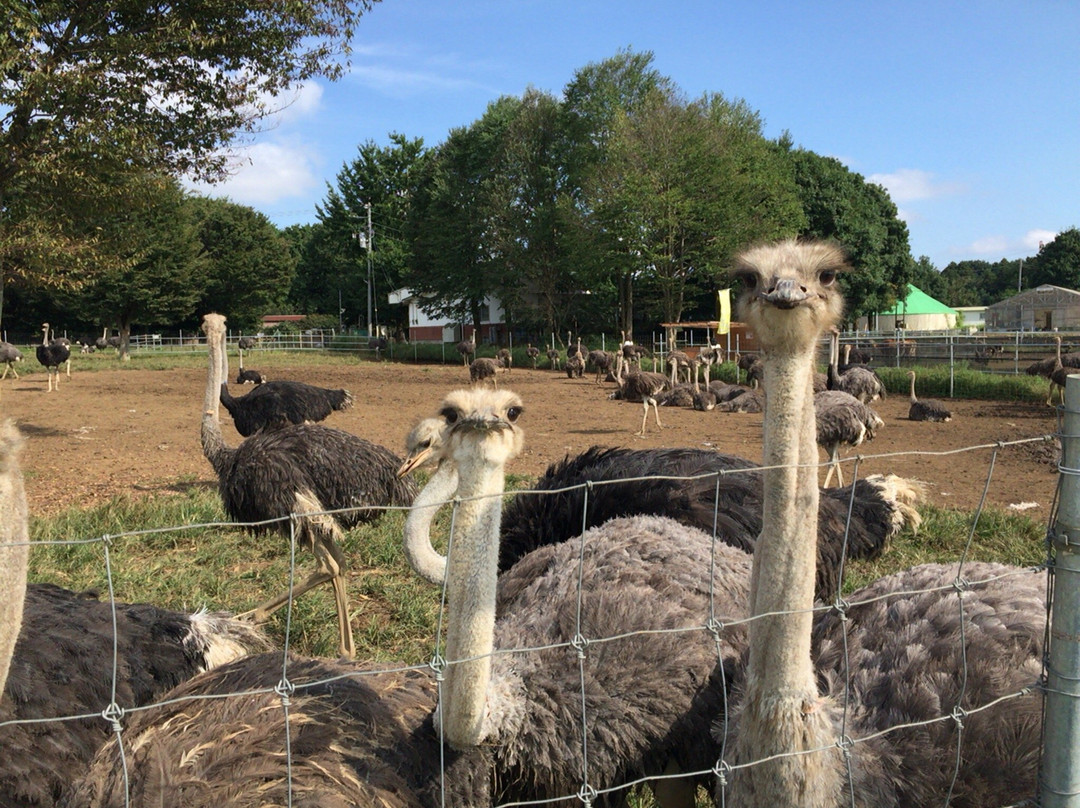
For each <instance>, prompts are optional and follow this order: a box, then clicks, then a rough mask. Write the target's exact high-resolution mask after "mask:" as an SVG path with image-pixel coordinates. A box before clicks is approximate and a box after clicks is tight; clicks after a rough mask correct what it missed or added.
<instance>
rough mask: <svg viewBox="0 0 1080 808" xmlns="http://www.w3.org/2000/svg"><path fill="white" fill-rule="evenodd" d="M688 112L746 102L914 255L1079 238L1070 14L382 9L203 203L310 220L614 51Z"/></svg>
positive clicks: (968, 5) (883, 5) (599, 7)
mask: <svg viewBox="0 0 1080 808" xmlns="http://www.w3.org/2000/svg"><path fill="white" fill-rule="evenodd" d="M623 48H629V49H631V50H634V51H651V52H652V53H653V54H654V57H655V59H654V66H655V67H656V69H657V70H659V71H660V72H661V73H662V74H664V75H666V76H668V77H670V78H671V79H672V80H673V81H674V82H675V83H676V84H677V85H678V86H679V87H680V88H681V89H682V90H683V92H684V93H685V94H686V95H687V96H688V97H690V98H694V97H697V96H699V95H701V94H702V93H705V92H719V93H723V94H724V95H725V96H726V97H728V98H741V99H744V100H745V101H746V102H747V103H748V104H749V105H750V106H751V107H752V108H753V109H756V110H757V111H759V112H760V114H761V116H762V118H763V120H764V122H765V134H766V135H767V136H768V137H776V136H778V135H779V134H781V133H782V132H783V131H784V130H787V131H788V132H790V134H791V136H792V138H793V140H794V142H795V143H796V145H799V146H803V147H805V148H809V149H812V150H814V151H816V152H818V153H820V154H824V155H829V156H832V157H836V158H838V159H840V160H841V161H843V162H844V163H845V165H847V166H848V167H849V168H850V169H851V170H853V171H857V172H859V173H860V174H862V175H863V176H865V177H867V178H868V179H870V180H872V181H874V182H879V183H881V184H882V185H884V186H885V187H886V188H887V189H888V190H889V192H890V195H891V196H892V199H893V201H894V202H895V203H896V205H897V207H898V208H899V209H900V211H901V215H902V217H903V218H904V219H905V221H906V222H907V224H908V228H909V230H910V233H911V249H912V253H913V255H914V256H916V257H918V256H920V255H926V256H929V257H930V259H931V261H933V263H934V264H935V265H936V266H937V267H938V268H939V269H940V268H943V267H944V266H945V265H946V264H948V263H949V262H950V261H954V260H961V259H965V258H979V259H985V260H989V261H996V260H998V259H1001V258H1019V257H1024V256H1028V255H1033V254H1034V253H1035V252H1036V251H1037V250H1038V244H1039V242H1040V241H1049V240H1050V239H1052V238H1053V236H1054V234H1055V233H1057V232H1060V231H1061V230H1064V229H1067V228H1069V227H1073V226H1080V4H1078V3H1074V2H1072V1H1071V0H1061V2H1050V1H1049V0H1046V1H1042V0H1033V1H1031V2H1025V3H1017V2H981V1H980V0H972V2H953V1H951V0H937V2H896V0H893V1H892V2H877V0H869V1H865V0H864V2H832V3H828V2H826V3H810V2H798V3H795V2H792V3H784V2H779V0H755V2H726V1H722V0H712V2H704V1H703V2H696V1H691V0H669V2H667V3H659V2H655V0H654V2H638V0H622V1H621V2H610V1H607V0H605V1H604V2H601V1H600V0H574V1H572V2H564V0H546V2H539V1H538V0H449V1H447V0H383V2H381V3H379V4H378V5H376V7H375V8H374V9H373V10H372V11H371V12H370V13H369V14H367V15H365V17H364V18H363V20H361V23H360V25H359V27H358V29H357V35H356V38H355V40H354V43H353V54H352V56H351V66H350V68H349V70H348V73H347V75H346V76H345V77H344V78H342V79H341V80H340V81H338V82H336V83H330V82H326V81H317V82H311V83H309V84H306V85H304V86H303V87H301V88H298V90H297V92H296V95H295V97H294V98H293V99H292V103H291V104H289V106H288V107H287V108H285V109H284V110H283V111H282V112H281V113H280V114H279V115H277V116H276V117H275V118H274V119H273V120H272V121H271V122H270V125H268V126H267V127H266V128H265V129H264V131H262V132H260V133H259V134H258V135H255V136H254V137H253V138H251V139H250V141H249V142H248V143H246V144H244V145H243V147H242V148H240V149H238V150H237V152H236V154H235V158H236V162H235V165H236V168H235V173H234V174H233V176H232V177H231V178H230V180H228V181H227V182H226V183H224V184H222V185H218V186H215V187H213V188H210V189H204V190H205V191H206V192H207V193H211V194H214V195H222V196H228V197H229V198H230V199H232V200H234V201H236V202H241V203H243V204H247V205H251V206H252V207H254V208H256V209H258V210H260V211H262V212H263V213H265V214H266V215H267V216H269V217H270V219H271V220H272V221H274V222H275V223H276V224H278V225H280V226H285V225H289V224H294V223H303V222H313V221H315V220H316V219H315V205H316V204H317V203H318V202H319V201H320V200H322V199H323V198H324V196H325V194H326V186H327V183H331V184H333V183H334V181H335V177H336V175H337V173H338V172H339V171H340V170H341V168H342V166H343V165H345V164H346V163H348V162H350V161H351V160H352V159H354V157H355V156H356V153H357V147H358V146H359V145H360V144H361V143H364V142H366V141H369V140H371V141H374V142H376V143H378V144H384V143H386V142H387V140H388V134H389V133H390V132H401V133H403V134H405V135H407V136H409V137H422V138H423V139H424V142H425V143H426V144H427V145H429V146H434V145H436V144H438V143H440V142H441V141H443V140H444V139H445V138H446V135H447V133H448V132H449V131H450V129H452V128H454V127H457V126H467V125H468V124H470V123H472V122H473V121H475V120H476V119H478V118H479V117H481V116H482V115H483V113H484V110H485V108H486V107H487V105H488V103H489V102H491V101H492V100H494V99H496V98H498V97H499V96H501V95H520V94H521V93H522V92H523V91H524V90H525V89H526V88H527V87H529V86H532V87H536V88H539V89H541V90H547V91H549V92H552V93H554V94H556V95H558V94H560V93H561V91H562V89H563V87H564V86H565V85H566V84H567V83H568V82H569V81H570V80H571V78H572V77H573V74H574V72H575V71H576V70H577V69H579V68H581V67H583V66H585V65H587V64H589V63H591V62H599V61H602V60H604V59H606V58H608V57H610V56H613V55H615V54H616V52H618V51H619V50H620V49H623Z"/></svg>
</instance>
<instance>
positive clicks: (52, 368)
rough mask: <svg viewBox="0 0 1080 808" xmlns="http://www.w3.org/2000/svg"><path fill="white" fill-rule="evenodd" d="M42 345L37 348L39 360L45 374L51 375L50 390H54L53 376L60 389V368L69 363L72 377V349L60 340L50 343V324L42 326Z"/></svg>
mask: <svg viewBox="0 0 1080 808" xmlns="http://www.w3.org/2000/svg"><path fill="white" fill-rule="evenodd" d="M41 332H42V337H41V344H40V345H38V346H37V359H38V361H39V362H40V363H41V364H42V365H44V366H45V372H46V373H48V374H49V389H48V391H47V392H50V393H51V392H52V390H53V374H54V373H55V375H56V389H57V390H59V389H60V366H61V365H62V364H64V363H65V362H67V368H68V377H69V378H70V377H71V348H70V347H68V346H67V345H65V344H64V343H63V342H61V341H60V340H59V339H54V340H52V342H50V341H49V324H48V323H42V324H41Z"/></svg>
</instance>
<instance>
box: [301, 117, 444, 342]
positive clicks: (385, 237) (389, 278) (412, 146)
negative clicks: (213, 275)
mask: <svg viewBox="0 0 1080 808" xmlns="http://www.w3.org/2000/svg"><path fill="white" fill-rule="evenodd" d="M429 159H431V157H430V154H429V150H428V149H426V148H425V147H424V141H423V139H422V138H408V137H406V136H405V135H402V134H400V133H397V132H394V133H391V135H390V142H389V144H387V145H385V146H380V145H378V144H376V143H375V142H374V141H371V140H369V141H366V142H365V143H363V144H361V146H360V148H359V154H358V155H357V157H356V158H355V159H354V160H353V161H352V162H350V163H347V164H346V165H345V166H343V167H342V169H341V171H339V172H338V175H337V182H336V185H335V186H333V187H330V188H328V189H327V194H326V198H325V200H324V201H323V202H322V203H320V204H319V205H317V206H316V213H317V215H318V219H319V225H320V230H319V231H318V233H317V234H315V235H316V236H317V240H316V242H314V243H313V244H312V249H313V250H316V251H317V253H318V257H319V260H318V262H310V263H306V264H305V265H304V271H305V273H307V274H306V275H305V278H304V286H305V288H306V289H307V294H308V299H309V301H311V303H313V304H314V305H315V307H316V310H318V311H321V312H330V311H337V308H338V302H339V300H340V302H341V306H342V307H344V308H345V309H346V311H347V312H349V314H350V319H354V320H355V321H356V322H358V323H359V322H360V321H364V322H366V320H367V303H368V281H369V279H368V274H367V261H368V245H367V236H368V232H367V229H368V221H369V214H370V221H371V228H372V233H371V236H372V239H371V244H370V247H371V270H372V272H371V276H372V277H371V279H370V280H371V282H372V285H373V286H372V292H371V303H372V307H373V319H375V317H374V315H375V314H376V313H377V312H378V309H379V300H380V299H381V300H385V299H386V295H387V294H388V293H389V292H391V291H393V290H394V289H398V288H400V287H401V286H402V284H403V283H404V282H405V281H404V279H405V276H406V274H407V272H408V270H409V267H410V265H411V263H412V258H413V245H412V242H411V239H410V237H409V234H408V222H409V219H410V217H411V215H412V213H411V209H412V204H413V199H414V197H415V195H416V191H417V187H418V184H419V183H420V181H421V177H423V176H424V173H423V172H424V164H425V162H426V161H427V160H429ZM399 325H401V324H399Z"/></svg>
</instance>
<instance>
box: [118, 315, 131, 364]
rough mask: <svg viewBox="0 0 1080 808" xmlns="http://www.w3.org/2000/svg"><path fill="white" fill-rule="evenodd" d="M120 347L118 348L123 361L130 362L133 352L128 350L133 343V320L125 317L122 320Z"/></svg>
mask: <svg viewBox="0 0 1080 808" xmlns="http://www.w3.org/2000/svg"><path fill="white" fill-rule="evenodd" d="M119 331H120V347H119V348H118V349H117V351H119V353H120V361H121V362H130V361H131V354H130V353H129V352H128V348H129V346H130V343H131V322H130V321H128V320H125V319H121V320H120V328H119Z"/></svg>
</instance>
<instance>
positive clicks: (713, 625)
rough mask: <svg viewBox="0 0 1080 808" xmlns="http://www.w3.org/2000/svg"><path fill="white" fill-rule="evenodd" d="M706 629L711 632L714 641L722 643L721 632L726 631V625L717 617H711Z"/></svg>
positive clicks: (707, 621) (706, 623) (706, 622)
mask: <svg viewBox="0 0 1080 808" xmlns="http://www.w3.org/2000/svg"><path fill="white" fill-rule="evenodd" d="M705 628H707V629H708V630H709V633H711V634H712V635H713V639H714V640H716V641H717V642H719V641H720V632H721V631H723V630H724V624H723V622H721V621H720V620H717V619H716V618H715V617H710V618H709V619H708V620H706V621H705Z"/></svg>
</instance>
